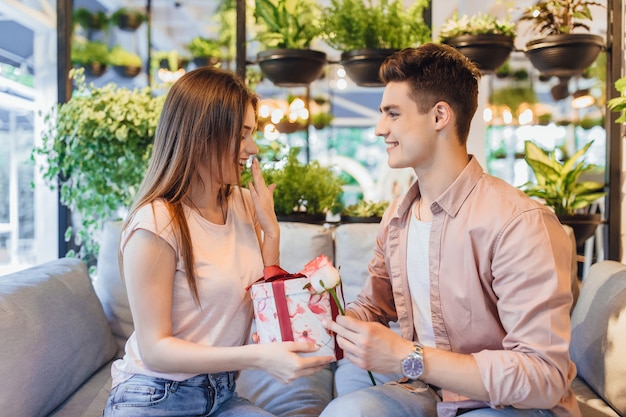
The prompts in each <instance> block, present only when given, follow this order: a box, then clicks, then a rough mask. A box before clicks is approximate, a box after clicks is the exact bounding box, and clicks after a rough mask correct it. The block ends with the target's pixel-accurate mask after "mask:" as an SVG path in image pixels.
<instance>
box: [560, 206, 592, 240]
mask: <svg viewBox="0 0 626 417" xmlns="http://www.w3.org/2000/svg"><path fill="white" fill-rule="evenodd" d="M558 218H559V221H560V222H561V223H562V224H566V225H568V226H570V227H571V228H572V229H573V230H574V237H575V238H576V246H582V245H583V244H584V243H585V242H586V241H587V239H589V238H590V237H591V236H593V234H594V233H595V232H596V229H597V227H598V225H600V224H602V217H601V216H600V214H597V213H593V214H574V215H560V216H558Z"/></svg>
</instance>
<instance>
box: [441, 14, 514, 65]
mask: <svg viewBox="0 0 626 417" xmlns="http://www.w3.org/2000/svg"><path fill="white" fill-rule="evenodd" d="M515 35H516V30H515V23H514V22H512V21H510V20H509V19H496V18H495V17H494V16H492V15H488V14H483V13H478V14H476V15H473V16H467V15H463V16H461V17H459V15H458V14H455V15H453V16H452V17H451V18H450V19H448V20H446V21H445V22H444V24H443V25H442V27H441V30H440V32H439V40H440V41H441V43H445V44H447V45H450V46H452V47H454V48H456V49H457V50H459V52H461V53H462V54H463V55H465V56H466V57H467V58H468V59H469V60H470V61H472V62H473V63H474V64H475V65H476V66H477V67H478V69H479V70H480V71H481V72H482V73H492V72H494V71H495V70H496V69H498V68H499V67H500V66H502V65H503V64H504V63H505V62H506V60H507V59H508V58H509V55H511V52H512V51H513V48H514V45H513V42H514V40H515Z"/></svg>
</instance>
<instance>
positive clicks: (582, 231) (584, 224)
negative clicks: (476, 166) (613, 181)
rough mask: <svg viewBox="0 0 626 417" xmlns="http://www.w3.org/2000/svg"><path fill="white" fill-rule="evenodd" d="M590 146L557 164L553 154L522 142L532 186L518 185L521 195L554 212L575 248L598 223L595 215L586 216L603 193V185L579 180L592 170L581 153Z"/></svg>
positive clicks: (528, 184)
mask: <svg viewBox="0 0 626 417" xmlns="http://www.w3.org/2000/svg"><path fill="white" fill-rule="evenodd" d="M592 144H593V141H591V142H588V143H587V144H586V145H585V146H583V147H582V148H580V149H579V150H578V151H576V152H575V153H574V154H573V155H572V156H571V157H570V158H568V159H567V160H565V161H559V160H558V159H557V157H556V155H555V153H554V152H548V151H545V150H544V149H542V148H540V147H539V146H537V145H536V144H535V143H533V142H532V141H526V142H525V144H524V148H525V153H526V156H525V160H526V162H527V163H528V166H529V167H530V168H531V169H532V171H533V173H534V175H535V179H536V183H531V182H528V183H526V184H524V185H523V186H522V189H523V190H524V192H525V193H526V194H527V195H529V196H531V197H537V198H540V199H542V200H543V201H545V204H546V205H547V206H549V207H552V208H553V209H554V212H555V213H556V215H557V216H558V217H559V220H560V221H561V223H563V224H568V225H570V226H572V228H573V229H574V236H575V237H576V241H577V243H578V245H580V244H582V243H583V242H584V241H585V240H586V239H587V238H588V237H589V236H591V235H592V234H593V232H594V231H595V229H596V227H597V225H598V224H600V223H601V219H600V215H599V214H589V213H587V212H586V211H588V208H589V206H590V205H591V204H592V203H593V202H594V201H596V200H598V199H599V198H602V197H603V196H604V195H605V194H606V193H605V192H604V190H603V188H604V185H603V184H600V183H599V182H595V181H581V180H580V177H581V175H583V174H585V173H588V172H589V171H591V170H593V169H594V166H593V165H591V164H588V163H587V162H586V161H585V158H584V157H585V154H586V153H587V151H588V149H589V148H590V147H591V145H592Z"/></svg>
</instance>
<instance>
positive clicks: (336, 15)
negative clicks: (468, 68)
mask: <svg viewBox="0 0 626 417" xmlns="http://www.w3.org/2000/svg"><path fill="white" fill-rule="evenodd" d="M428 5H429V1H428V0H418V1H415V2H414V3H413V5H412V6H411V7H409V8H408V9H405V8H404V4H403V2H402V0H330V4H329V6H327V7H325V8H324V9H323V11H322V21H323V38H324V40H325V41H326V43H328V44H329V45H330V46H331V47H333V48H334V49H337V50H339V51H342V54H341V60H340V62H341V64H342V65H343V66H344V68H345V70H346V72H347V73H348V76H349V77H350V79H352V80H353V81H354V82H355V83H356V84H357V85H361V86H366V87H367V86H372V87H374V86H380V85H381V83H380V80H379V79H378V68H379V67H380V64H381V63H382V61H384V60H385V58H386V57H387V56H389V55H391V54H392V53H393V52H395V51H396V50H399V49H402V48H406V47H411V46H419V45H420V44H422V43H425V42H428V41H430V40H431V30H430V27H429V26H428V25H427V24H426V22H425V21H424V17H423V13H424V10H425V9H426V8H427V7H428Z"/></svg>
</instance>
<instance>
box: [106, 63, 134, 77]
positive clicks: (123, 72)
mask: <svg viewBox="0 0 626 417" xmlns="http://www.w3.org/2000/svg"><path fill="white" fill-rule="evenodd" d="M113 70H114V71H115V73H116V74H117V75H119V76H120V77H122V78H135V77H136V76H138V75H139V73H140V72H141V67H135V66H128V65H113Z"/></svg>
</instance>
